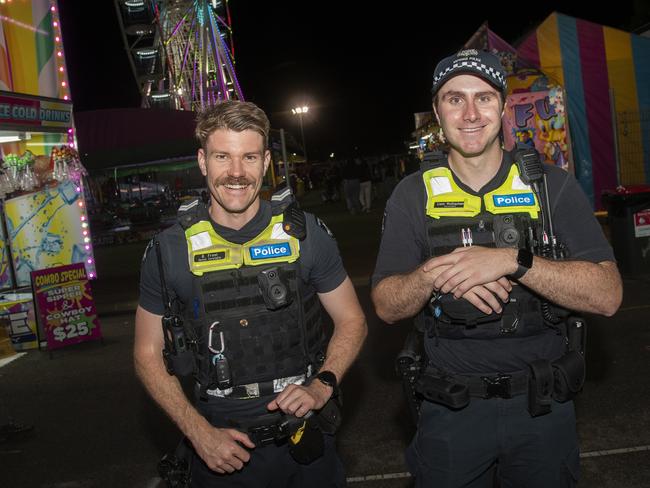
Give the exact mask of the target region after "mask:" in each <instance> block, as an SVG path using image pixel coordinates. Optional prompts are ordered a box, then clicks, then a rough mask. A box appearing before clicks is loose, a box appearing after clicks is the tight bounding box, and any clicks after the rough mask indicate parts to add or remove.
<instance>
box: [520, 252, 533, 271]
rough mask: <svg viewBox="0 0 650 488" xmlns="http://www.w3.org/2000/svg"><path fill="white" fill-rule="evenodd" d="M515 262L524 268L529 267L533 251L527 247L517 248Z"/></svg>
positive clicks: (531, 263)
mask: <svg viewBox="0 0 650 488" xmlns="http://www.w3.org/2000/svg"><path fill="white" fill-rule="evenodd" d="M517 263H519V264H520V265H522V266H523V267H524V268H530V267H531V266H532V265H533V253H532V252H530V251H529V250H528V249H519V252H518V253H517Z"/></svg>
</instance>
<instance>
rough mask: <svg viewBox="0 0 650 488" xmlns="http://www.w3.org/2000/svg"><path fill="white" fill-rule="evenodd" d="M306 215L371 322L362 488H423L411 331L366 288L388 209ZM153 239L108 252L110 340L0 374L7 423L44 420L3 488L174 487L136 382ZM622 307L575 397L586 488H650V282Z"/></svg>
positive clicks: (341, 440) (14, 458)
mask: <svg viewBox="0 0 650 488" xmlns="http://www.w3.org/2000/svg"><path fill="white" fill-rule="evenodd" d="M307 203H308V205H307V208H309V209H310V210H311V211H313V212H314V213H316V214H317V215H319V216H320V217H321V218H323V220H325V222H326V223H327V225H328V226H329V227H330V228H331V229H332V230H333V232H334V234H335V235H336V237H337V240H338V242H339V246H340V249H341V252H342V255H343V259H344V262H345V264H346V267H347V269H348V271H349V274H350V276H351V277H352V279H353V282H354V283H355V285H356V287H357V292H358V294H359V297H360V300H361V303H362V306H363V308H364V310H365V311H366V314H367V316H368V324H369V335H368V340H367V342H366V344H365V346H364V348H363V350H362V352H361V355H360V357H359V359H358V361H357V362H356V363H355V365H354V366H353V367H352V368H351V370H350V371H349V373H348V375H347V377H346V378H345V380H344V382H343V384H342V390H343V395H344V423H343V426H342V428H341V430H340V433H339V435H338V445H339V451H340V454H341V457H342V459H343V461H344V464H345V466H346V470H347V475H348V482H349V485H350V486H351V487H354V488H383V487H407V486H411V485H412V479H411V478H410V477H409V475H408V473H407V470H406V466H405V463H404V458H403V453H404V449H405V447H406V445H407V443H408V442H409V440H410V438H411V436H412V435H413V431H414V429H413V427H412V424H411V421H410V419H409V414H408V410H407V408H406V404H405V402H404V400H403V398H402V392H401V385H400V383H399V380H398V378H397V376H396V374H395V372H394V358H395V355H396V354H397V352H398V351H399V349H400V348H401V345H402V342H403V340H404V337H405V336H406V334H407V333H408V330H409V325H408V324H407V323H403V324H397V325H394V326H388V325H386V324H384V323H383V322H381V321H380V320H379V319H378V318H377V317H376V315H375V314H374V312H373V310H372V307H371V304H370V300H369V287H368V280H369V276H370V274H371V272H372V268H373V266H374V260H375V257H376V252H377V245H378V241H379V232H380V225H381V213H382V211H381V208H380V207H381V205H377V207H376V208H375V209H374V210H373V211H372V212H371V213H369V214H362V215H354V216H353V215H349V214H347V213H346V212H345V210H344V208H343V204H342V203H336V204H323V205H320V204H318V202H317V198H315V197H313V196H312V199H311V201H308V202H307ZM145 245H146V243H144V242H143V243H132V244H126V245H122V246H113V247H109V248H98V249H97V250H96V256H95V257H96V262H97V267H98V274H99V277H100V278H99V279H98V280H97V281H95V282H94V283H93V291H94V295H95V300H96V304H97V307H98V310H99V313H100V319H101V325H102V330H103V335H104V340H103V343H100V342H94V343H86V344H81V345H78V346H74V347H70V348H68V349H63V350H58V351H55V352H54V353H53V354H52V355H50V354H49V353H47V352H41V351H31V352H29V353H27V354H26V355H23V356H21V357H20V358H19V359H16V360H14V361H12V362H10V363H9V364H6V365H5V366H4V367H1V368H0V424H3V423H5V422H6V419H7V418H8V417H10V416H11V417H13V418H14V419H15V420H16V421H18V422H22V423H28V424H32V425H33V426H34V430H33V431H32V432H30V433H28V434H25V435H24V436H21V437H17V438H13V439H10V440H8V441H4V442H1V443H0V487H2V488H14V487H24V488H32V487H33V488H36V487H39V488H76V487H89V488H99V487H125V488H130V487H133V488H135V487H146V488H153V487H156V486H162V484H161V483H160V480H159V478H158V474H157V472H156V465H157V462H158V460H159V459H160V457H161V456H162V455H163V454H164V453H165V452H168V451H170V450H171V449H173V447H174V446H175V444H176V443H177V442H178V440H179V438H180V434H179V433H178V432H177V430H176V429H175V427H174V426H173V425H172V423H171V422H170V421H169V420H168V419H167V418H166V417H165V415H164V414H163V413H162V412H161V411H160V410H159V409H158V408H157V407H156V405H155V404H154V403H153V402H152V401H151V400H150V399H149V397H148V396H147V394H146V393H145V392H144V390H143V388H142V387H141V386H140V384H139V383H138V381H137V379H136V378H135V375H134V372H133V365H132V364H133V363H132V346H133V319H134V317H133V312H134V309H135V304H136V303H137V284H138V270H139V263H140V258H141V256H142V252H143V250H144V247H145ZM624 287H625V293H624V302H623V305H622V307H621V309H620V310H619V311H618V313H617V314H616V315H615V316H614V317H611V318H603V317H591V316H588V317H587V320H588V323H589V339H588V350H587V363H588V369H587V371H588V373H587V382H586V385H585V388H584V391H583V392H582V394H581V395H580V396H579V397H578V399H577V401H576V410H577V416H578V432H579V437H580V441H581V450H582V463H581V467H582V481H581V483H580V486H585V487H599V488H610V487H611V488H620V487H626V488H646V487H648V486H650V410H649V409H648V407H647V405H648V400H649V399H650V389H649V388H648V384H649V379H648V378H649V377H650V361H649V360H650V325H649V324H650V320H649V317H650V300H649V297H650V276H637V277H627V278H626V279H625V281H624Z"/></svg>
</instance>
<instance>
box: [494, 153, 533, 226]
mask: <svg viewBox="0 0 650 488" xmlns="http://www.w3.org/2000/svg"><path fill="white" fill-rule="evenodd" d="M518 177H519V170H518V168H517V165H516V164H513V165H512V166H511V167H510V172H509V173H508V177H507V178H506V181H505V182H504V183H503V185H501V186H500V187H499V188H497V189H496V190H494V191H491V192H489V193H486V194H485V195H484V196H483V201H484V203H485V210H486V211H488V212H490V213H491V214H508V213H527V214H529V215H530V216H531V217H532V218H533V219H536V218H537V216H538V215H539V211H540V207H539V202H538V201H537V197H536V196H535V193H533V190H532V189H531V188H530V187H527V188H517V189H515V188H513V186H514V185H513V183H514V181H515V178H518ZM498 200H500V201H501V203H500V204H498V203H497V201H498ZM524 202H525V203H524ZM528 202H531V203H528Z"/></svg>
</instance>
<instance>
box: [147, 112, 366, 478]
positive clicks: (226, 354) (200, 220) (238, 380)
mask: <svg viewBox="0 0 650 488" xmlns="http://www.w3.org/2000/svg"><path fill="white" fill-rule="evenodd" d="M268 133H269V121H268V119H267V117H266V115H265V114H264V112H263V111H262V110H261V109H259V108H258V107H257V106H255V105H254V104H252V103H247V102H238V101H226V102H222V103H220V104H218V105H216V106H214V107H209V108H207V109H205V110H204V111H202V112H201V113H200V114H199V115H198V118H197V127H196V136H197V138H198V139H199V141H200V144H201V148H200V149H199V151H198V162H199V167H200V169H201V172H202V173H203V175H204V176H205V177H206V181H207V186H208V188H209V191H210V195H211V204H210V206H209V208H207V207H205V206H202V204H201V203H200V202H199V201H192V202H190V203H188V204H185V205H183V206H182V207H181V208H180V209H179V222H178V224H176V225H174V226H173V227H171V228H170V229H168V230H166V231H164V232H162V233H161V234H160V235H159V236H158V237H157V238H156V239H155V240H154V241H153V245H152V246H151V249H149V251H148V252H147V253H146V254H145V258H144V262H143V267H142V277H141V285H140V292H141V294H140V304H139V307H138V310H137V314H136V337H135V353H134V355H135V365H136V371H137V374H138V376H139V377H140V379H141V380H142V382H143V383H144V385H145V386H146V388H147V390H148V391H149V393H150V394H151V395H152V397H153V398H154V400H155V401H156V402H158V404H160V406H161V407H162V408H163V409H164V410H165V412H166V413H167V414H168V415H169V416H170V417H171V418H172V420H173V421H174V422H175V423H176V424H177V425H178V427H179V428H180V430H181V431H182V432H183V434H184V435H185V436H186V438H187V439H188V440H189V442H190V443H191V445H192V446H193V448H194V451H195V452H196V455H195V456H194V457H193V461H192V463H191V466H192V474H191V477H192V481H191V486H195V487H208V486H274V487H286V486H296V487H298V486H343V485H344V483H345V476H344V473H343V467H342V465H341V462H340V460H339V459H338V456H337V454H336V450H335V447H334V438H333V436H332V435H327V434H326V435H323V434H322V432H321V430H324V431H325V432H329V434H332V433H333V432H332V430H334V429H328V428H327V426H328V425H330V426H331V424H332V423H334V424H335V423H336V418H334V416H333V415H331V411H332V409H331V408H330V406H331V401H330V398H331V397H332V395H333V394H334V393H335V392H336V389H337V383H338V382H339V381H340V380H341V378H342V377H343V375H344V374H345V372H346V370H347V369H348V367H349V366H350V364H351V363H352V361H353V360H354V359H355V357H356V356H357V354H358V352H359V349H360V347H361V344H362V343H363V340H364V338H365V335H366V322H365V317H364V314H363V312H362V310H361V308H360V306H359V303H358V300H357V297H356V294H355V291H354V288H353V286H352V284H351V282H350V279H349V278H348V277H347V275H346V272H345V270H344V269H343V265H342V262H341V258H340V256H339V253H338V249H337V247H336V242H335V240H334V239H333V237H332V235H331V234H330V233H329V231H328V230H327V228H326V227H325V225H324V224H323V223H322V222H321V221H319V220H318V219H316V218H315V217H314V216H313V215H310V214H306V213H304V212H302V211H301V210H299V209H298V208H297V206H295V205H287V202H286V201H285V200H283V199H282V198H278V197H277V196H275V195H274V197H273V199H272V201H271V202H268V201H264V200H261V199H260V198H259V192H260V187H261V185H262V178H263V176H264V174H265V172H266V170H267V168H268V166H269V163H270V160H271V156H270V152H269V150H268ZM286 193H287V194H288V192H286ZM161 270H162V271H163V273H161V272H160V271H161ZM167 295H169V298H167ZM321 304H322V305H323V307H324V308H325V310H326V311H327V313H328V314H329V315H330V317H331V318H332V321H333V323H334V331H333V335H332V337H331V340H330V341H329V345H328V344H327V343H326V341H325V338H324V334H323V329H322V320H321V312H320V310H321ZM163 314H164V323H165V324H166V325H165V330H164V331H163V328H162V326H161V319H162V318H163V317H162V316H163ZM170 317H171V319H170ZM163 349H164V356H165V358H163V354H161V351H162V350H163ZM166 367H167V369H171V370H172V371H173V372H175V373H176V374H179V373H180V374H188V373H190V374H192V375H193V376H194V378H195V380H196V399H195V400H196V401H195V402H194V405H192V404H191V403H190V402H189V401H188V399H187V398H186V397H185V395H184V393H183V390H182V388H181V384H180V382H179V381H178V379H177V378H176V377H175V376H171V375H170V374H168V371H166ZM324 407H326V408H324ZM325 411H327V412H330V414H329V416H328V418H327V419H325V422H324V423H323V422H322V419H321V413H324V412H325ZM296 418H297V419H296ZM292 419H293V423H292V422H290V420H292ZM304 419H308V420H307V422H306V423H305V421H304ZM296 420H298V424H297V430H296V428H292V425H294V424H296V422H295V421H296ZM328 421H329V423H328ZM301 423H302V424H301ZM323 425H324V427H323ZM314 429H316V433H314ZM319 429H320V430H319ZM288 437H290V438H288ZM307 437H309V438H310V440H309V441H308V442H309V445H308V446H307V451H308V452H307V453H305V452H304V450H303V451H300V450H299V449H296V446H297V447H301V446H302V445H303V444H304V443H305V442H303V441H304V440H305V438H307ZM301 442H302V444H301ZM319 443H320V445H319ZM323 444H324V448H323ZM296 452H297V454H296ZM314 453H315V454H314ZM321 453H322V454H321ZM296 459H297V460H296Z"/></svg>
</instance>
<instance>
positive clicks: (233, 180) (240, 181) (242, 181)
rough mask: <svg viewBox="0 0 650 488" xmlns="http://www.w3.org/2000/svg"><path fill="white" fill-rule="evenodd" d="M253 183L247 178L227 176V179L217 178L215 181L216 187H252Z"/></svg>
mask: <svg viewBox="0 0 650 488" xmlns="http://www.w3.org/2000/svg"><path fill="white" fill-rule="evenodd" d="M252 184H253V181H252V180H250V179H248V178H246V177H245V176H226V177H225V178H217V179H216V180H215V181H214V186H215V187H217V186H219V185H252Z"/></svg>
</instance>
